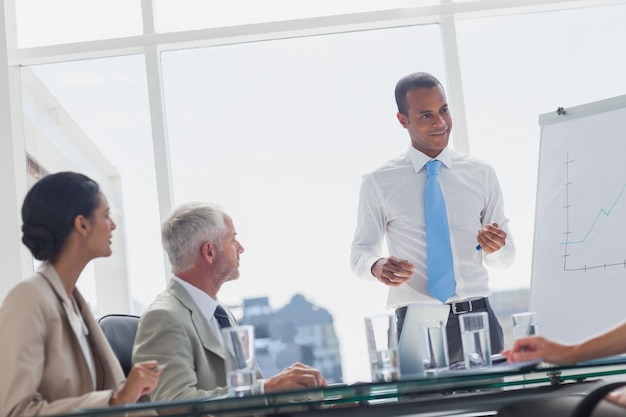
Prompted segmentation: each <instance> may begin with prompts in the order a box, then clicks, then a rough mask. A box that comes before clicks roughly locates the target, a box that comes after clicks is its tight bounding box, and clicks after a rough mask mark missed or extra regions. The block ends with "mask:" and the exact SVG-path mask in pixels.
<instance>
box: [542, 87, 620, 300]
mask: <svg viewBox="0 0 626 417" xmlns="http://www.w3.org/2000/svg"><path fill="white" fill-rule="evenodd" d="M624 108H626V95H621V96H616V97H612V98H608V99H604V100H599V101H595V102H590V103H586V104H582V105H578V106H574V107H569V108H566V107H563V108H561V107H559V108H558V109H557V111H553V112H549V113H544V114H541V115H539V125H540V127H541V129H540V144H539V157H538V158H539V159H538V164H537V169H538V173H537V185H536V195H535V224H534V228H533V248H532V261H531V262H532V263H531V281H530V305H531V308H532V306H535V304H534V300H533V296H534V294H535V289H536V284H537V283H536V280H537V279H538V278H536V277H535V276H534V275H535V262H536V259H535V257H536V251H535V247H536V241H537V227H538V225H537V213H538V210H539V191H540V184H541V180H542V178H541V172H540V171H541V161H542V157H543V155H542V152H543V149H544V146H543V145H544V143H543V141H544V127H546V126H549V125H553V124H556V123H562V122H569V121H572V120H574V119H578V118H582V117H588V116H593V115H596V114H601V113H605V112H610V111H614V110H620V109H624ZM563 110H564V112H563Z"/></svg>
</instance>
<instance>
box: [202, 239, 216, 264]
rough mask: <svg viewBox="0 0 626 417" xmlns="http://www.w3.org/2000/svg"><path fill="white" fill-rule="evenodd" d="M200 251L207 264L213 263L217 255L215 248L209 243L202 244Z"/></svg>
mask: <svg viewBox="0 0 626 417" xmlns="http://www.w3.org/2000/svg"><path fill="white" fill-rule="evenodd" d="M201 251H202V257H203V258H205V259H206V260H207V262H208V263H210V264H212V263H213V262H215V259H216V258H217V255H218V250H217V246H215V245H214V244H213V243H211V242H204V243H203V244H202V248H201Z"/></svg>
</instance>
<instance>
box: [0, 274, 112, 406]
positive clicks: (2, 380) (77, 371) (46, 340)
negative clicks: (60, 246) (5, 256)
mask: <svg viewBox="0 0 626 417" xmlns="http://www.w3.org/2000/svg"><path fill="white" fill-rule="evenodd" d="M74 298H75V299H76V301H77V304H78V306H79V308H80V311H81V314H82V316H83V319H84V321H85V324H86V325H87V329H88V332H89V335H88V340H89V343H90V344H91V349H92V351H93V356H94V362H95V367H96V381H97V383H96V386H95V387H94V386H93V382H92V377H91V373H90V371H89V367H88V365H87V361H86V360H85V357H84V354H83V351H82V350H81V347H80V344H79V341H78V337H77V335H76V334H75V333H74V330H73V328H72V326H71V325H70V321H69V319H68V317H67V314H66V312H65V309H66V308H67V307H69V308H71V300H70V298H69V297H68V294H67V292H66V291H65V288H64V287H63V284H62V282H61V278H60V277H59V275H58V274H57V272H56V270H55V269H54V267H53V266H52V265H51V264H48V263H44V264H43V265H42V266H41V268H39V269H38V271H37V274H35V275H34V276H32V277H31V278H29V279H27V280H25V281H23V282H21V283H19V284H18V285H17V286H15V288H13V289H12V290H11V292H10V293H9V294H8V295H7V297H6V299H5V300H4V303H3V304H2V307H0V338H1V342H0V369H1V370H2V371H1V376H0V416H3V417H4V416H35V415H39V414H57V413H67V412H72V411H73V410H75V409H77V408H83V407H90V408H91V407H105V406H107V405H108V403H109V399H110V397H111V394H112V390H113V389H115V388H117V387H118V386H119V384H120V383H121V382H122V381H124V374H123V372H122V368H121V366H120V364H119V362H118V360H117V358H116V357H115V354H114V353H113V351H112V350H111V347H110V346H109V344H108V342H107V340H106V338H105V336H104V334H103V333H102V331H101V330H100V327H99V326H98V324H97V323H96V321H95V319H94V317H93V316H92V314H91V312H90V310H89V306H88V305H87V303H86V302H85V300H84V299H83V297H82V296H81V295H80V293H79V291H78V290H77V289H75V290H74Z"/></svg>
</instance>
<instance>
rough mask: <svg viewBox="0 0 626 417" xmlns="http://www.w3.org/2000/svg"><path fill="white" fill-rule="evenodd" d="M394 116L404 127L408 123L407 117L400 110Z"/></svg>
mask: <svg viewBox="0 0 626 417" xmlns="http://www.w3.org/2000/svg"><path fill="white" fill-rule="evenodd" d="M396 117H397V118H398V121H399V122H400V124H401V125H402V127H403V128H405V129H406V128H407V126H408V125H409V119H407V117H406V116H405V115H404V114H402V113H400V112H398V113H396Z"/></svg>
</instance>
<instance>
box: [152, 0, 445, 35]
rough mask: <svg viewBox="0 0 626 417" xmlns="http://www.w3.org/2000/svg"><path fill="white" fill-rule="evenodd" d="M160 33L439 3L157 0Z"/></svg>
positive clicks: (412, 0)
mask: <svg viewBox="0 0 626 417" xmlns="http://www.w3.org/2000/svg"><path fill="white" fill-rule="evenodd" d="M154 3H155V9H156V21H157V23H156V25H157V30H158V31H159V32H172V31H180V30H192V29H205V28H215V27H224V26H233V25H245V24H250V23H262V22H277V21H281V20H290V19H304V18H310V17H321V16H333V15H341V14H347V13H362V12H372V11H380V10H388V9H396V8H398V7H400V6H401V7H412V6H420V5H429V4H437V3H439V0H403V1H398V2H390V1H388V0H357V1H337V0H308V1H297V2H294V1H292V0H267V1H262V2H259V1H254V0H231V1H228V2H224V1H216V0H155V2H154Z"/></svg>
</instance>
